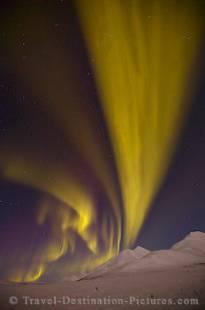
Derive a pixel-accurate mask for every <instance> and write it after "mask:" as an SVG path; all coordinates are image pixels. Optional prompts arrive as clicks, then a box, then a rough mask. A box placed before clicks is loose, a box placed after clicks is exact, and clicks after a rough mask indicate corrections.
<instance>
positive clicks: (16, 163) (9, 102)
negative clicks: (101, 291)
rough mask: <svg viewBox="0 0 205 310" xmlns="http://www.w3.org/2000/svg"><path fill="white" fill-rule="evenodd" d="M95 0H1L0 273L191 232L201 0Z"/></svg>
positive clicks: (40, 274)
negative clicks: (196, 0)
mask: <svg viewBox="0 0 205 310" xmlns="http://www.w3.org/2000/svg"><path fill="white" fill-rule="evenodd" d="M97 3H98V2H95V1H93V0H79V1H65V0H59V1H57V0H53V1H40V0H39V1H29V3H28V1H1V10H0V14H1V16H0V213H1V216H0V279H3V280H9V281H16V282H21V281H25V282H32V281H35V280H38V279H44V280H45V279H46V280H47V279H53V278H54V279H56V278H60V277H62V275H64V274H65V272H67V273H68V274H69V273H72V272H79V271H84V270H88V269H90V268H91V267H92V268H93V267H95V266H97V265H99V264H100V263H103V262H104V261H106V260H107V259H109V258H111V257H112V256H113V255H117V253H118V252H119V251H120V250H121V249H124V248H134V247H136V246H137V245H141V246H143V247H146V248H148V249H162V248H168V247H170V246H171V245H172V244H173V243H175V242H176V241H178V240H180V239H181V238H183V237H184V236H185V235H186V234H188V233H189V232H190V231H195V230H201V231H205V221H204V218H205V209H204V203H205V191H204V184H205V167H204V158H205V105H204V102H205V84H204V81H205V76H204V72H205V61H204V57H203V55H204V52H205V44H204V43H205V42H204V29H205V27H204V24H203V22H202V21H203V19H204V6H203V1H198V4H197V5H196V4H194V3H195V2H194V1H187V2H186V4H185V2H183V1H182V2H181V5H177V2H176V1H175V2H173V1H167V4H166V5H165V4H163V3H164V2H163V1H161V0H159V1H155V0H151V1H150V2H149V4H146V5H145V4H143V2H142V1H132V0H130V1H127V5H125V2H124V3H123V2H122V1H120V0H119V1H117V0H113V1H111V2H109V4H108V2H106V1H104V0H103V1H102V2H101V7H100V5H99V4H97ZM107 12H109V14H107ZM132 12H134V13H132ZM109 16H110V17H109ZM182 17H183V18H182ZM174 18H175V19H174ZM190 20H191V21H190ZM136 29H138V30H136ZM173 44H175V49H172V46H173Z"/></svg>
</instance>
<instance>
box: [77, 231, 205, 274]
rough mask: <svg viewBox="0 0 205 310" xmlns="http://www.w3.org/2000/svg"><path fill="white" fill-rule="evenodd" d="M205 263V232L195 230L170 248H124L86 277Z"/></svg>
mask: <svg viewBox="0 0 205 310" xmlns="http://www.w3.org/2000/svg"><path fill="white" fill-rule="evenodd" d="M204 263H205V233H201V232H193V233H190V234H189V235H188V236H187V237H185V238H184V239H183V240H182V241H180V242H177V243H176V244H175V245H174V246H173V247H172V248H171V249H169V250H160V251H153V252H150V251H148V250H146V249H144V248H142V247H137V248H136V249H134V250H124V251H122V252H121V253H120V254H119V255H118V256H117V257H114V258H112V259H110V260H109V261H108V262H106V263H105V264H103V265H101V266H99V267H97V268H96V269H94V270H93V271H92V272H89V273H88V274H87V275H86V276H84V277H82V278H84V279H92V278H96V277H101V276H104V275H106V276H109V275H110V276H112V275H118V274H122V273H132V272H139V271H146V270H147V271H151V270H152V271H153V270H161V269H167V268H171V267H179V266H191V265H195V264H204Z"/></svg>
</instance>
